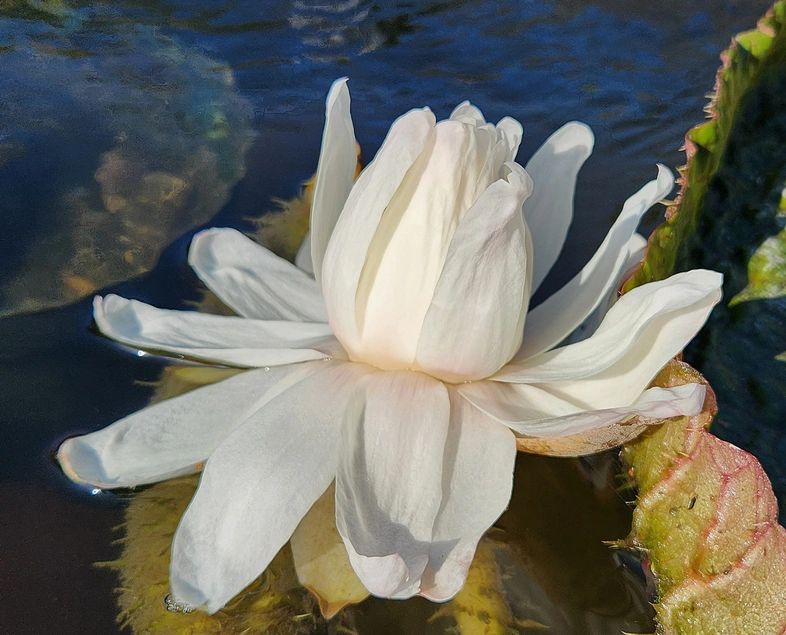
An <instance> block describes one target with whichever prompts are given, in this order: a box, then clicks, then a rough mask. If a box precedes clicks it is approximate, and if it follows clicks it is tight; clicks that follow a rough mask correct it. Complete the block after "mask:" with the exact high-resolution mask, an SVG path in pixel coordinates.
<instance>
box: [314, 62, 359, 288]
mask: <svg viewBox="0 0 786 635" xmlns="http://www.w3.org/2000/svg"><path fill="white" fill-rule="evenodd" d="M349 102H350V99H349V89H348V88H347V78H346V77H343V78H342V79H338V80H336V81H335V82H333V85H332V86H331V87H330V92H329V93H328V97H327V104H326V106H325V130H324V133H323V135H322V149H321V151H320V153H319V164H318V166H317V174H316V180H315V182H314V197H313V199H312V203H311V222H310V230H311V231H310V234H309V236H310V240H311V267H312V269H313V272H314V276H315V278H316V282H317V284H318V285H319V286H320V287H321V285H322V261H323V260H324V258H325V252H326V251H327V246H328V242H329V241H330V236H331V235H332V234H333V228H334V227H335V226H336V222H337V221H338V217H339V216H340V215H341V210H343V209H344V203H346V202H347V197H348V196H349V192H350V190H351V189H352V184H353V183H354V181H355V168H356V166H357V142H356V141H355V129H354V127H353V125H352V116H351V115H350V112H349Z"/></svg>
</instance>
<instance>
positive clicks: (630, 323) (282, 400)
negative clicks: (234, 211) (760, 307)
mask: <svg viewBox="0 0 786 635" xmlns="http://www.w3.org/2000/svg"><path fill="white" fill-rule="evenodd" d="M520 138H521V126H520V125H519V124H518V123H517V122H516V121H514V120H513V119H509V118H506V119H503V120H502V121H500V122H499V123H498V124H497V125H496V126H494V125H492V124H489V123H487V122H486V121H485V119H484V118H483V116H482V115H481V113H480V111H479V110H478V109H477V108H475V107H474V106H472V105H470V104H469V103H464V104H461V105H460V106H458V108H456V110H455V111H454V112H453V114H452V115H451V117H450V119H448V120H446V121H440V122H439V123H436V121H435V118H434V115H433V114H432V112H431V111H430V110H429V109H428V108H424V109H419V110H412V111H410V112H408V113H407V114H405V115H403V116H402V117H400V118H399V119H397V120H396V121H395V122H394V123H393V125H392V126H391V128H390V132H389V133H388V135H387V138H386V139H385V141H384V143H383V145H382V147H381V148H380V150H379V152H378V153H377V155H376V157H375V158H374V160H373V161H372V162H371V163H370V164H369V165H368V166H367V167H366V168H365V169H364V170H363V172H362V173H361V174H360V176H359V178H358V179H357V182H355V183H354V184H353V177H354V172H355V162H356V144H355V137H354V131H353V127H352V120H351V118H350V113H349V92H348V91H347V88H346V84H345V81H344V80H340V81H338V82H336V83H335V84H334V85H333V87H332V89H331V91H330V94H329V96H328V101H327V121H326V124H325V132H324V138H323V144H322V152H321V156H320V160H319V167H318V170H317V179H316V186H315V191H314V201H313V208H312V215H311V232H310V237H309V239H308V240H307V241H306V247H305V248H304V249H302V250H301V253H300V254H299V257H298V264H299V265H300V267H296V266H294V265H292V264H290V263H289V262H286V261H284V260H282V259H280V258H278V257H277V256H275V255H273V254H272V253H271V252H269V251H267V250H266V249H264V248H263V247H260V246H259V245H257V244H256V243H254V242H252V241H251V240H249V239H247V238H245V237H244V236H243V235H242V234H240V233H238V232H237V231H234V230H231V229H211V230H208V231H204V232H201V233H200V234H198V235H197V236H196V237H195V238H194V240H193V243H192V245H191V251H190V254H189V262H190V264H191V265H192V266H193V268H194V269H195V271H196V272H197V274H198V275H199V277H200V278H201V279H202V280H203V281H204V283H205V284H206V285H207V286H208V287H209V288H210V289H211V290H212V291H213V292H215V293H216V295H217V296H218V297H219V298H221V300H223V302H224V303H226V304H227V305H228V306H230V307H231V308H232V309H233V310H234V311H236V312H237V314H238V316H239V317H223V316H214V315H206V314H200V313H194V312H179V311H168V310H161V309H156V308H154V307H152V306H149V305H146V304H143V303H141V302H137V301H133V300H126V299H123V298H120V297H118V296H115V295H109V296H107V297H105V298H103V299H102V298H100V297H99V298H96V300H95V320H96V322H97V324H98V326H99V328H100V329H101V331H102V332H103V333H104V334H106V335H108V336H109V337H112V338H114V339H116V340H118V341H120V342H123V343H125V344H128V345H129V346H133V347H137V348H140V349H144V350H150V351H165V352H168V353H173V354H176V355H182V356H185V357H187V358H191V359H197V360H202V361H205V362H212V363H218V364H226V365H230V366H236V367H242V368H251V369H253V370H248V371H246V372H243V373H241V374H238V375H235V376H233V377H232V378H230V379H226V380H224V381H221V382H220V383H217V384H213V385H211V386H207V387H204V388H201V389H199V390H195V391H193V392H191V393H187V394H185V395H182V396H180V397H177V398H174V399H171V400H168V401H165V402H163V403H160V404H158V405H155V406H152V407H150V408H146V409H144V410H142V411H140V412H137V413H135V414H132V415H130V416H129V417H126V418H124V419H121V420H120V421H117V422H116V423H114V424H112V425H111V426H109V427H107V428H105V429H104V430H101V431H99V432H96V433H93V434H89V435H86V436H82V437H77V438H73V439H69V440H67V441H66V442H65V443H63V445H62V446H61V447H60V450H59V455H58V456H59V459H60V462H61V464H62V465H63V467H64V469H65V471H66V472H67V474H68V475H69V476H70V477H71V478H73V479H75V480H78V481H83V482H87V483H91V484H93V485H95V486H97V487H126V486H131V485H138V484H141V483H152V482H155V481H159V480H162V479H167V478H171V477H174V476H178V475H182V474H188V473H192V472H195V471H197V470H198V469H199V467H200V466H201V465H202V464H203V463H204V464H205V467H204V471H203V473H202V477H201V480H200V484H199V488H198V490H197V492H196V494H195V496H194V499H193V500H192V502H191V504H190V506H189V507H188V509H187V511H186V513H185V514H184V516H183V518H182V520H181V522H180V526H179V527H178V529H177V533H176V535H175V538H174V543H173V548H172V564H171V585H172V592H173V594H174V596H175V597H176V598H177V599H178V600H179V601H182V602H184V603H187V604H189V605H193V606H203V605H204V606H205V607H206V609H207V610H208V611H209V612H214V611H216V610H218V609H219V608H220V607H221V606H223V605H224V604H225V603H226V602H227V601H229V600H230V599H231V598H232V597H233V596H234V595H235V594H236V593H238V592H239V591H241V590H242V589H243V588H244V587H245V586H246V585H248V584H249V583H250V582H251V581H253V580H254V579H255V578H256V577H257V576H258V575H259V574H260V573H261V572H262V571H263V570H264V569H265V568H266V567H267V565H268V564H269V563H270V561H271V559H272V558H273V557H274V555H275V554H276V552H277V551H278V550H279V549H280V548H281V546H282V545H284V544H285V543H286V541H287V540H288V539H289V538H290V536H291V535H292V532H293V531H294V530H295V528H296V527H297V525H298V523H299V521H300V520H301V518H303V516H304V514H306V512H307V511H308V510H309V508H310V507H311V506H312V504H313V503H314V502H315V501H316V500H317V499H318V498H319V497H320V496H321V495H322V494H323V492H325V491H326V490H327V488H328V487H329V486H330V485H331V483H332V482H333V481H335V492H336V496H335V503H336V524H337V527H338V529H339V532H340V534H341V536H342V538H343V540H344V543H345V545H346V548H347V551H348V553H349V557H350V561H351V563H352V566H353V568H354V570H355V572H356V573H357V575H358V576H359V577H360V579H361V581H362V582H363V584H364V585H365V586H366V588H367V589H368V590H369V591H370V592H371V593H373V594H375V595H378V596H384V597H393V598H405V597H409V596H413V595H422V596H425V597H427V598H429V599H432V600H436V601H443V600H447V599H449V598H451V597H452V596H453V595H455V594H456V593H457V592H458V591H459V590H460V589H461V587H462V585H463V583H464V580H465V578H466V574H467V569H468V567H469V565H470V562H471V561H472V557H473V554H474V550H475V546H476V544H477V542H478V540H479V539H480V537H481V536H482V534H483V533H484V532H485V531H486V530H487V529H488V528H489V527H490V526H491V525H492V524H493V523H494V521H495V520H496V519H497V518H498V517H499V515H500V514H501V513H502V511H503V510H504V509H505V507H506V506H507V503H508V500H509V497H510V491H511V485H512V472H513V463H514V458H515V454H516V446H517V442H518V443H519V445H520V446H522V447H525V448H526V447H536V448H537V447H541V448H545V449H546V450H549V449H552V450H553V451H554V452H557V453H560V452H563V451H564V452H566V453H581V452H587V453H589V452H593V451H597V450H598V449H600V448H602V447H607V446H610V445H613V444H615V443H621V442H623V441H625V440H626V439H627V438H630V437H631V436H632V435H633V434H635V433H637V432H638V431H640V429H641V425H636V424H642V423H651V422H652V421H655V420H662V419H664V418H669V417H674V416H679V415H693V414H696V413H697V412H699V411H700V409H701V406H702V402H703V399H704V388H703V386H701V385H694V384H691V385H687V386H680V387H677V388H673V389H663V388H649V389H648V385H649V384H650V382H651V380H652V378H653V377H654V376H655V374H656V373H657V372H658V371H659V370H660V369H661V368H662V367H663V366H664V364H666V363H667V362H668V361H669V360H670V359H671V358H672V357H673V356H674V355H675V354H677V353H678V352H679V351H680V350H681V349H682V348H683V347H684V346H685V344H686V343H687V342H688V341H689V340H690V339H691V338H692V337H693V336H694V335H695V333H696V332H697V331H698V330H699V328H700V327H701V326H702V324H703V323H704V321H705V320H706V318H707V316H708V314H709V312H710V310H711V309H712V306H713V305H714V304H715V303H716V302H717V301H718V300H719V298H720V285H721V276H720V275H719V274H717V273H714V272H711V271H690V272H687V273H683V274H678V275H675V276H673V277H671V278H669V279H668V280H665V281H662V282H655V283H652V284H648V285H645V286H642V287H639V288H637V289H636V290H634V291H632V292H630V293H628V294H626V295H625V296H623V297H622V299H621V300H620V301H619V302H617V303H616V304H615V305H614V306H613V307H612V308H611V309H610V310H609V311H608V313H607V315H606V317H605V319H604V320H603V321H602V323H601V324H600V326H599V327H598V328H597V330H596V331H595V333H594V334H593V335H592V336H591V337H589V338H588V339H586V340H584V341H581V342H579V343H576V344H571V345H568V346H562V347H559V344H560V343H561V342H562V341H563V340H564V339H565V338H566V336H568V335H569V334H570V333H571V332H572V331H574V329H576V327H577V326H578V325H580V324H581V323H582V322H583V321H584V320H585V319H586V318H587V317H588V316H589V315H590V313H591V312H592V311H593V310H594V309H595V308H596V307H597V306H598V305H599V304H600V303H601V302H602V301H604V299H605V298H606V297H607V296H608V294H609V291H610V290H611V289H612V287H613V285H614V284H615V281H616V280H617V279H618V277H619V275H620V273H621V270H622V269H623V267H625V263H626V262H627V260H628V258H629V256H630V252H631V250H632V249H634V247H635V248H638V247H640V244H639V242H638V241H639V240H640V238H637V237H636V236H635V234H634V232H635V229H636V225H637V224H638V221H639V219H640V217H641V215H642V214H643V213H644V212H645V211H646V210H647V209H648V208H649V207H650V206H651V205H652V204H653V203H655V202H656V201H658V200H659V199H661V198H662V197H663V196H665V195H666V194H667V193H668V192H669V191H670V190H671V188H672V185H673V182H672V177H671V175H670V174H669V172H668V171H667V170H666V169H665V168H660V169H659V170H660V171H659V174H658V177H657V179H656V180H654V181H652V182H650V183H648V184H647V185H646V186H644V187H643V188H642V189H641V190H640V191H639V192H638V193H636V194H635V195H634V196H632V197H631V198H630V199H629V200H628V201H627V202H626V203H625V206H624V209H623V210H622V213H621V214H620V216H619V218H618V219H617V221H616V222H615V223H614V226H613V227H612V228H611V231H610V232H609V234H608V236H607V237H606V239H605V241H604V242H603V244H602V245H601V247H600V248H599V250H598V252H597V253H596V254H595V255H594V257H593V258H592V260H591V261H590V262H589V263H588V264H587V265H586V267H585V268H584V269H583V271H581V273H579V274H578V275H577V276H576V277H575V278H574V279H573V280H572V281H570V282H569V283H568V284H567V285H566V286H565V287H564V288H563V289H562V290H560V291H558V292H557V293H555V294H554V295H553V296H552V297H550V298H549V299H548V300H546V301H545V302H543V303H542V304H541V305H540V306H538V307H536V308H535V309H534V310H532V311H530V312H529V313H528V312H527V309H528V305H529V299H530V296H531V295H532V293H533V292H534V291H535V290H536V289H537V288H538V286H539V285H540V283H541V281H542V280H543V279H544V277H545V276H546V274H547V273H548V272H549V270H550V269H551V267H552V265H553V264H554V261H555V260H556V259H557V257H558V255H559V253H560V251H561V249H562V245H563V243H564V240H565V235H566V233H567V231H568V226H569V224H570V222H571V217H572V208H573V192H574V187H575V182H576V175H577V172H578V170H579V168H580V167H581V165H582V164H583V162H584V161H585V159H586V158H587V157H588V156H589V154H590V152H591V149H592V144H593V137H592V133H591V132H590V131H589V129H588V128H587V127H586V126H584V125H582V124H579V123H569V124H567V125H566V126H564V127H563V128H561V129H560V130H559V131H557V132H556V133H555V134H554V135H552V137H551V138H550V139H548V141H546V143H545V144H544V145H543V147H541V148H540V149H539V150H538V151H537V152H536V153H535V155H534V156H533V157H532V158H531V159H530V161H529V163H528V164H527V168H526V170H525V169H524V168H522V167H521V166H520V165H518V164H516V163H514V162H513V160H514V157H515V155H516V152H517V150H518V146H519V140H520ZM533 183H534V185H533ZM308 272H310V273H313V277H312V275H310V273H308ZM525 317H526V324H525ZM555 438H556V439H570V440H571V442H570V443H568V444H567V445H566V446H562V445H560V444H559V443H557V444H556V445H549V444H548V443H546V444H545V445H542V442H543V441H544V440H548V439H555ZM539 443H541V445H540V446H539V445H538V444H539ZM554 448H556V449H554ZM566 448H567V449H566Z"/></svg>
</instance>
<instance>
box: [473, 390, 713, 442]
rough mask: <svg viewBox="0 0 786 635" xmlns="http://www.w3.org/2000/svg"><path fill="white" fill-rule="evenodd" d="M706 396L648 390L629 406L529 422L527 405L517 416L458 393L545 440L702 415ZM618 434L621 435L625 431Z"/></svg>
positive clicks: (516, 428)
mask: <svg viewBox="0 0 786 635" xmlns="http://www.w3.org/2000/svg"><path fill="white" fill-rule="evenodd" d="M488 383H491V382H488ZM496 390H497V389H496V388H495V387H494V385H493V384H492V385H491V386H490V388H489V390H488V392H487V393H486V394H485V396H486V397H489V396H492V397H493V394H494V392H495V391H496ZM500 392H503V391H500ZM705 392H706V388H705V387H704V385H703V384H685V385H683V386H675V387H674V388H650V389H649V390H646V391H644V393H643V394H642V395H641V396H640V397H639V399H637V400H636V401H635V402H634V403H633V404H632V405H629V406H620V407H617V408H602V409H598V410H581V411H578V412H574V413H572V414H564V415H561V416H557V417H549V418H539V419H531V420H530V419H528V417H529V413H528V412H527V404H521V410H520V412H516V410H515V409H513V408H510V407H503V408H500V407H498V403H499V402H498V401H496V400H495V399H493V398H492V399H488V398H487V399H478V398H476V397H477V393H473V392H469V391H461V394H462V396H464V397H465V398H466V399H467V400H468V401H470V403H472V404H473V405H474V406H476V407H477V408H479V409H480V410H482V411H483V412H485V413H486V414H487V415H488V416H490V417H492V418H494V419H496V420H497V421H500V422H501V423H504V424H505V425H507V426H509V427H510V428H511V430H513V431H514V432H516V433H517V434H520V435H523V436H525V437H536V438H547V437H562V436H568V435H575V434H580V433H582V432H588V431H590V430H595V429H597V428H605V427H608V426H613V425H617V424H629V423H660V422H661V421H662V420H663V419H670V418H671V417H681V416H689V417H690V416H693V415H695V414H697V413H699V412H701V407H702V405H703V403H704V394H705ZM505 398H509V395H504V396H502V398H501V400H502V399H505ZM501 400H500V401H501ZM511 414H515V415H519V416H521V415H523V417H522V418H521V419H513V418H512V417H511ZM634 418H638V420H637V421H634ZM621 433H622V434H623V435H624V431H621ZM620 443H622V441H620Z"/></svg>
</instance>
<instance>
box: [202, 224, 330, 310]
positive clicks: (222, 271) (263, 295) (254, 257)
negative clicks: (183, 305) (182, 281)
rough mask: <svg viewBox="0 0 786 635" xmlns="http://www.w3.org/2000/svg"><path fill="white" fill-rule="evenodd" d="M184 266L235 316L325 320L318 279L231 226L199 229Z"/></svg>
mask: <svg viewBox="0 0 786 635" xmlns="http://www.w3.org/2000/svg"><path fill="white" fill-rule="evenodd" d="M188 264H190V265H191V266H192V267H193V268H194V271H195V272H196V274H197V275H198V276H199V278H200V280H202V282H204V283H205V284H206V285H207V287H208V289H210V290H211V291H212V292H213V293H215V294H216V295H217V296H218V297H219V299H220V300H221V301H222V302H223V303H224V304H226V305H227V306H228V307H230V308H231V309H232V310H233V311H235V312H236V313H237V314H238V315H242V316H243V317H247V318H255V319H258V320H292V321H297V322H322V323H325V324H327V321H328V318H327V310H326V308H325V301H324V300H323V299H322V294H320V292H319V287H317V283H316V282H314V280H313V279H312V278H311V277H310V276H309V275H308V274H307V273H305V272H304V271H302V270H301V269H298V268H297V267H296V266H294V265H293V264H292V263H290V262H287V261H286V260H284V259H283V258H279V257H278V256H276V255H275V254H274V253H273V252H271V251H269V250H268V249H265V248H264V247H263V246H262V245H258V244H257V243H255V242H254V241H253V240H251V239H250V238H247V237H246V236H244V235H243V234H241V233H240V232H239V231H237V230H235V229H216V228H213V229H207V230H205V231H202V232H199V233H198V234H197V235H196V236H194V239H193V240H192V241H191V249H190V250H189V252H188Z"/></svg>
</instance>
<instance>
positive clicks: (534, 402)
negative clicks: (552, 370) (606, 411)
mask: <svg viewBox="0 0 786 635" xmlns="http://www.w3.org/2000/svg"><path fill="white" fill-rule="evenodd" d="M458 391H459V393H460V394H461V395H462V397H464V398H465V399H466V400H467V401H469V402H470V403H471V404H472V405H474V406H475V407H476V408H478V409H479V410H481V411H482V412H485V413H486V414H487V415H489V416H490V417H493V418H494V419H496V420H497V421H504V422H505V423H509V422H512V421H537V420H540V419H551V418H554V417H562V416H565V415H570V414H575V413H577V412H581V411H582V410H585V409H586V408H584V407H583V405H582V404H580V403H576V402H572V401H569V400H567V399H565V398H563V397H561V396H557V395H555V394H554V393H552V392H551V391H549V389H548V386H545V387H542V386H535V385H533V384H507V383H503V382H496V381H473V382H470V383H468V384H462V385H460V386H459V387H458Z"/></svg>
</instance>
